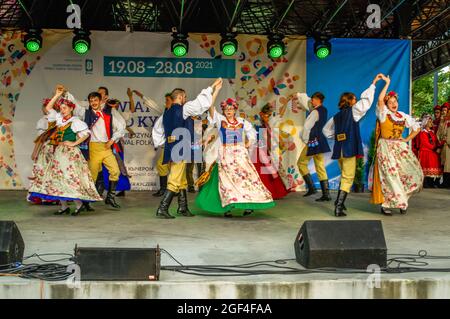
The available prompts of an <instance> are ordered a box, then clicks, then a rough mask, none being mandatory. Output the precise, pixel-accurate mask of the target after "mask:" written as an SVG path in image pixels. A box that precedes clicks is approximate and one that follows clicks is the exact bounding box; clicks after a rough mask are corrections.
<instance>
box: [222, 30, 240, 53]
mask: <svg viewBox="0 0 450 319" xmlns="http://www.w3.org/2000/svg"><path fill="white" fill-rule="evenodd" d="M235 37H236V35H235V34H234V33H226V34H224V35H222V40H220V51H222V53H223V55H225V56H232V55H234V54H235V53H236V51H237V48H238V43H237V41H236V39H235Z"/></svg>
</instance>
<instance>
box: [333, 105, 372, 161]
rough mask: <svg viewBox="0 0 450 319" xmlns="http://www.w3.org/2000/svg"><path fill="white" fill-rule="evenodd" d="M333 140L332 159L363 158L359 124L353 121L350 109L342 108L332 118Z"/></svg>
mask: <svg viewBox="0 0 450 319" xmlns="http://www.w3.org/2000/svg"><path fill="white" fill-rule="evenodd" d="M333 120H334V130H335V140H334V148H333V156H332V157H331V158H332V159H339V158H341V155H342V157H353V156H357V157H362V156H364V151H363V146H362V141H361V133H360V131H359V122H356V121H355V120H354V119H353V112H352V108H351V107H345V108H342V109H341V110H340V111H339V112H338V113H337V114H336V115H335V116H334V118H333Z"/></svg>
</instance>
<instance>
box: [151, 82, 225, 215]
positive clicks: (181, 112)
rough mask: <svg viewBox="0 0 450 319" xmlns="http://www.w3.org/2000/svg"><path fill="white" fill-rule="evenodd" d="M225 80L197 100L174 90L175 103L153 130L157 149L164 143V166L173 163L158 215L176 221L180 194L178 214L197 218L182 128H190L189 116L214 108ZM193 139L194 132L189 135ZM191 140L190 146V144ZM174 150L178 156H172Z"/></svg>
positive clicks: (170, 166)
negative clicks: (192, 205) (173, 206)
mask: <svg viewBox="0 0 450 319" xmlns="http://www.w3.org/2000/svg"><path fill="white" fill-rule="evenodd" d="M221 83H222V79H220V78H219V79H217V80H216V81H215V82H214V83H213V84H212V86H210V87H208V88H207V89H204V90H202V92H201V93H200V94H199V95H198V96H197V98H196V99H195V100H193V101H189V102H186V92H185V91H184V90H183V89H174V90H173V91H172V94H171V96H172V100H173V104H172V106H171V107H170V108H169V109H166V110H165V111H164V114H163V116H161V117H160V118H159V119H158V121H156V123H155V126H154V130H153V133H154V134H153V141H154V145H155V146H156V147H158V146H161V145H163V144H164V160H163V164H166V163H168V164H169V175H168V178H167V191H166V193H165V194H164V196H163V198H162V201H161V203H160V205H159V207H158V210H157V212H156V216H158V217H164V218H175V217H174V216H172V215H170V214H169V207H170V203H171V202H172V199H173V197H174V196H175V195H176V194H177V193H179V195H178V210H177V212H178V213H179V214H181V215H183V216H188V217H190V216H193V215H192V213H191V212H190V211H189V208H188V202H187V194H186V188H187V180H186V160H188V159H189V157H190V155H191V152H190V148H189V147H188V150H189V151H188V152H186V150H183V149H181V152H177V150H178V149H179V148H180V141H181V142H182V143H183V144H184V143H186V141H183V138H182V137H181V136H180V134H179V133H180V130H179V129H180V128H183V129H186V126H187V125H186V119H187V118H188V117H189V116H195V115H201V114H203V113H204V112H205V111H207V110H208V109H209V108H210V107H211V103H212V94H213V90H218V89H220V88H219V87H218V86H219V84H221ZM189 133H190V134H191V136H192V134H193V132H189ZM180 137H181V138H180ZM190 142H191V141H190V139H189V141H188V145H190V144H191V143H190ZM172 150H174V152H173V153H174V154H172Z"/></svg>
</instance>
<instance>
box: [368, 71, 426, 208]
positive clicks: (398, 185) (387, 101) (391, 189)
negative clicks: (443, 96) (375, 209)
mask: <svg viewBox="0 0 450 319" xmlns="http://www.w3.org/2000/svg"><path fill="white" fill-rule="evenodd" d="M381 78H382V79H383V80H384V81H385V82H386V84H385V86H384V88H383V90H382V91H381V93H380V96H379V98H378V106H377V112H376V113H377V118H378V120H377V126H376V133H375V145H376V151H375V160H374V169H373V174H374V176H373V190H372V198H371V203H373V204H381V212H382V213H383V214H384V215H388V216H391V215H392V211H391V209H392V208H399V209H400V213H401V214H406V210H407V208H408V199H409V197H410V196H411V195H412V194H414V193H416V192H418V191H420V189H421V187H422V182H423V172H422V169H421V167H420V164H419V161H418V160H417V157H416V156H415V155H414V153H413V152H412V150H411V149H410V147H409V145H408V142H409V141H410V140H411V139H413V138H414V137H415V136H416V135H417V134H419V125H418V124H417V123H416V121H415V120H414V119H413V118H412V117H411V116H409V115H407V114H405V113H403V112H399V111H398V96H397V94H396V93H395V92H390V93H389V94H387V95H386V92H387V89H388V87H389V84H390V82H391V81H390V79H389V77H386V76H384V75H381ZM405 128H410V129H411V133H410V134H409V136H408V137H407V138H403V137H402V134H403V131H404V130H405Z"/></svg>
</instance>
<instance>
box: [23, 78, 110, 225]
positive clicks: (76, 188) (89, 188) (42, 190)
mask: <svg viewBox="0 0 450 319" xmlns="http://www.w3.org/2000/svg"><path fill="white" fill-rule="evenodd" d="M63 92H64V88H62V87H58V88H57V90H56V93H55V95H54V96H53V98H52V99H51V100H50V101H49V103H48V104H47V106H46V107H45V110H46V112H47V113H48V120H49V122H52V121H55V122H56V127H57V131H56V134H54V135H53V136H52V140H51V144H52V145H54V153H53V156H52V158H51V160H50V162H49V163H48V164H47V166H46V167H44V168H43V170H42V171H41V172H40V173H39V174H37V175H36V176H35V179H34V180H32V182H31V186H30V189H29V192H30V193H31V196H36V197H40V198H43V199H54V200H60V203H61V209H60V210H59V211H57V212H56V213H55V215H61V214H68V213H70V208H69V207H68V205H67V201H68V200H73V201H74V202H75V204H76V210H75V211H74V212H73V213H72V215H73V216H76V215H78V214H79V213H80V211H81V210H82V208H83V204H82V201H88V202H90V201H101V200H102V198H101V197H100V196H99V194H98V193H97V190H96V189H95V185H94V182H93V180H92V177H91V173H90V171H89V168H88V165H87V162H86V160H85V159H84V157H83V155H82V154H81V151H80V149H79V148H78V147H77V146H78V145H79V144H80V143H82V142H83V141H85V140H86V139H87V138H88V137H89V134H90V132H89V129H88V127H87V125H86V123H84V122H83V121H81V120H80V119H79V118H77V117H74V116H73V115H72V112H73V109H74V107H75V105H74V104H73V103H72V102H70V101H68V100H65V99H63V100H62V101H60V102H59V104H60V110H61V112H60V113H57V112H56V111H55V110H54V109H53V106H54V104H55V102H56V101H58V100H59V99H60V98H61V96H62V94H63Z"/></svg>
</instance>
